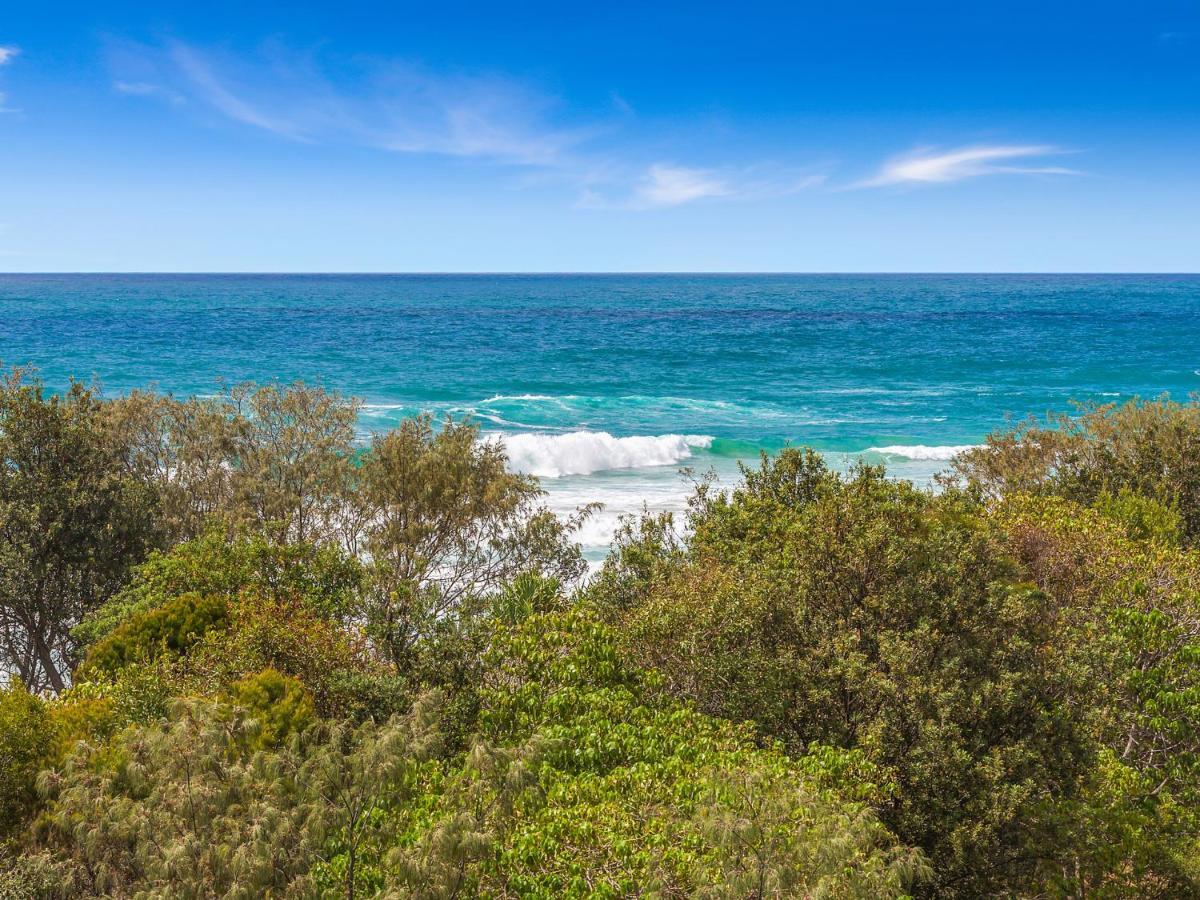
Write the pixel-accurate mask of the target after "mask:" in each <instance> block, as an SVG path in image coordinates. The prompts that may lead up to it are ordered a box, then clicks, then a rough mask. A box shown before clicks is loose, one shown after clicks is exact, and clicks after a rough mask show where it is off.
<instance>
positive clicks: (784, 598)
mask: <svg viewBox="0 0 1200 900" xmlns="http://www.w3.org/2000/svg"><path fill="white" fill-rule="evenodd" d="M693 527H694V536H693V537H692V539H691V542H690V546H689V553H688V554H687V556H686V558H684V559H681V560H679V561H678V562H677V563H676V564H675V565H674V566H673V570H672V571H671V573H670V574H669V575H660V576H659V578H658V580H657V582H656V583H654V584H652V585H651V586H650V588H649V590H648V592H647V597H646V599H645V600H644V601H643V602H642V604H641V605H640V606H637V607H634V608H632V609H630V610H629V611H628V612H626V613H625V614H624V615H623V616H621V617H620V618H619V620H618V624H619V626H620V628H621V630H622V632H623V642H624V644H625V647H626V652H627V653H628V654H629V656H630V658H632V659H634V660H636V661H637V662H638V663H639V664H640V665H643V666H647V667H650V668H653V669H655V670H657V671H659V672H661V673H662V677H663V679H664V686H665V688H666V690H668V691H669V692H670V693H671V694H673V695H674V696H677V697H680V698H683V699H688V700H691V701H693V702H695V703H697V704H698V705H699V707H700V708H701V709H702V710H704V711H705V712H708V713H710V714H712V715H719V716H723V717H726V718H730V719H734V720H741V719H751V720H753V721H754V722H755V723H756V724H757V726H758V729H759V732H760V733H761V734H762V735H763V736H764V738H767V739H778V740H782V741H783V742H784V744H785V746H786V747H787V748H788V749H789V750H790V751H791V752H792V753H794V754H800V753H803V752H804V751H805V749H806V748H808V747H809V746H810V745H812V744H832V745H834V746H839V747H845V748H855V749H858V750H861V751H862V752H864V753H865V754H866V755H867V757H868V758H869V759H870V760H872V761H873V762H874V763H875V764H876V765H877V766H878V767H879V770H880V773H881V775H882V777H883V778H884V779H885V780H886V782H888V783H889V784H890V785H891V789H890V791H889V795H888V797H887V798H886V800H884V801H883V802H882V803H881V804H880V805H879V810H880V814H881V816H882V818H883V820H884V822H886V823H887V824H888V825H889V826H891V827H892V828H893V829H894V830H895V831H896V833H897V834H898V835H899V836H900V838H901V839H902V840H904V841H905V842H907V843H910V844H914V845H916V846H919V847H921V848H923V849H924V850H925V851H926V852H927V853H928V854H929V857H930V860H931V862H932V864H933V866H934V872H935V874H934V882H935V883H934V885H933V889H934V891H935V892H936V893H943V894H944V893H954V892H959V891H966V892H968V893H975V892H986V891H991V890H996V889H998V888H999V887H1000V886H1001V885H1009V886H1013V885H1020V884H1027V883H1028V880H1029V879H1030V878H1032V877H1033V875H1034V872H1035V871H1036V868H1037V865H1038V860H1039V858H1040V857H1041V855H1042V854H1043V853H1044V852H1045V844H1046V842H1052V841H1053V829H1054V826H1055V822H1054V820H1053V816H1051V815H1050V814H1049V811H1048V810H1047V809H1046V808H1045V804H1044V800H1045V798H1046V797H1047V796H1069V795H1070V793H1071V791H1072V790H1073V787H1074V781H1075V778H1076V776H1077V773H1078V772H1079V771H1080V769H1081V767H1082V766H1083V765H1084V764H1085V757H1086V745H1085V743H1084V741H1083V738H1082V736H1081V734H1080V727H1079V724H1078V723H1077V722H1074V721H1073V720H1072V718H1071V716H1070V715H1069V710H1068V709H1067V708H1066V707H1064V706H1063V705H1062V704H1061V703H1060V702H1059V698H1060V697H1061V696H1062V694H1063V691H1064V689H1065V688H1066V687H1067V684H1066V683H1065V681H1064V679H1065V678H1066V677H1067V674H1068V673H1065V672H1060V671H1057V670H1056V669H1055V668H1054V665H1053V664H1054V657H1053V654H1050V653H1048V652H1047V648H1048V646H1049V645H1050V643H1051V641H1052V638H1053V636H1054V619H1053V616H1052V610H1050V609H1049V608H1048V604H1047V602H1046V599H1045V598H1044V597H1043V596H1042V595H1041V594H1040V593H1038V592H1037V591H1035V590H1032V589H1030V587H1029V586H1027V585H1025V584H1022V583H1021V582H1020V580H1019V578H1018V573H1017V572H1016V571H1015V566H1014V564H1013V561H1012V560H1011V559H1009V558H1008V556H1007V555H1006V553H1005V551H1004V548H1003V546H1002V545H1001V544H1000V542H998V541H997V540H996V538H995V537H994V536H993V535H992V534H991V533H990V532H989V530H988V528H987V527H986V522H985V521H984V520H983V518H982V517H981V516H980V513H979V510H978V509H976V508H975V507H974V506H973V504H972V503H971V502H970V501H969V500H968V499H967V498H966V497H963V496H962V495H959V494H957V493H954V492H947V493H943V494H942V495H940V496H934V495H930V494H927V493H923V492H920V491H917V490H915V489H913V488H912V487H911V486H910V485H907V484H906V483H894V482H890V481H888V480H886V479H885V478H884V477H883V475H882V473H881V472H880V471H878V470H875V469H870V468H862V469H859V470H857V471H856V472H855V473H853V474H852V476H851V477H850V478H849V480H846V481H842V480H841V479H838V478H837V477H836V476H833V475H832V474H830V473H829V472H828V471H827V470H826V469H825V468H824V466H823V465H822V464H821V463H820V462H819V460H818V459H816V458H815V457H813V456H811V455H806V454H802V453H800V452H799V451H790V450H787V451H784V452H783V453H782V454H781V455H780V456H779V458H778V459H777V460H775V461H767V460H764V462H763V465H762V469H761V470H760V471H759V472H758V473H753V474H752V477H748V478H747V480H746V483H745V485H744V486H742V487H741V488H739V489H738V490H736V491H735V492H734V493H733V494H732V495H728V496H727V495H717V496H711V497H706V496H703V495H702V496H701V498H700V502H699V503H698V504H697V507H696V509H695V512H694V514H693Z"/></svg>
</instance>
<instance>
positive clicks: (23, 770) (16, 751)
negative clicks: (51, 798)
mask: <svg viewBox="0 0 1200 900" xmlns="http://www.w3.org/2000/svg"><path fill="white" fill-rule="evenodd" d="M53 743H54V726H53V723H52V721H51V719H50V714H49V713H48V712H47V709H46V703H45V701H44V700H42V699H41V698H39V697H36V696H35V695H33V694H31V693H29V691H28V689H26V687H25V685H24V684H22V683H21V682H20V681H16V682H14V683H12V684H10V685H8V686H7V687H4V688H0V849H3V842H4V839H5V838H6V837H8V836H9V835H10V834H11V833H12V832H13V831H14V830H16V829H17V828H19V827H21V826H22V825H23V824H24V823H25V822H26V821H27V820H28V818H29V816H30V814H31V813H32V812H33V810H34V809H35V808H36V806H37V792H36V790H35V784H36V779H37V774H38V772H39V771H40V770H41V769H42V767H43V766H44V765H46V764H47V763H48V762H49V761H50V759H49V757H50V752H51V750H50V748H51V746H52V745H53Z"/></svg>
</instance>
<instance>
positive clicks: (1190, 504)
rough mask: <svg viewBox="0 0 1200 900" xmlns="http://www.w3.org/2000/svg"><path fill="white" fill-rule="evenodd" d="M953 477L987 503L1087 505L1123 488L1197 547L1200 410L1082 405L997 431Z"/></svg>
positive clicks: (1168, 405)
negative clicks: (1045, 497)
mask: <svg viewBox="0 0 1200 900" xmlns="http://www.w3.org/2000/svg"><path fill="white" fill-rule="evenodd" d="M955 469H956V471H957V472H958V474H959V476H960V477H962V478H964V479H965V480H966V481H968V482H969V483H971V484H972V485H974V486H976V487H978V488H979V489H981V490H982V491H984V492H985V493H986V494H988V495H989V496H991V497H993V498H999V497H1001V496H1003V495H1004V494H1012V493H1046V494H1055V495H1059V496H1063V497H1066V498H1068V499H1071V500H1075V501H1077V502H1079V503H1082V504H1084V505H1091V504H1093V503H1095V502H1096V500H1097V499H1098V498H1100V497H1101V496H1102V495H1104V494H1106V493H1107V494H1118V493H1120V492H1121V491H1122V490H1123V489H1125V490H1128V491H1130V492H1133V493H1135V494H1137V495H1139V496H1141V497H1145V498H1147V499H1150V500H1154V501H1158V502H1159V503H1161V504H1163V505H1165V506H1167V507H1168V508H1171V509H1174V510H1176V511H1177V512H1178V514H1179V516H1180V519H1181V521H1182V529H1183V536H1184V538H1185V540H1186V541H1187V542H1188V543H1189V544H1194V543H1196V541H1198V540H1200V403H1195V402H1192V403H1174V402H1171V401H1170V400H1168V399H1165V398H1164V399H1159V400H1154V401H1140V400H1133V401H1131V402H1129V403H1124V404H1121V405H1115V404H1109V405H1106V406H1085V407H1083V408H1082V409H1081V410H1080V411H1079V415H1077V416H1066V415H1060V416H1053V417H1051V419H1050V421H1049V422H1048V423H1047V425H1046V426H1045V427H1041V426H1039V425H1038V424H1037V423H1036V422H1034V421H1032V420H1031V421H1029V422H1025V423H1023V424H1021V425H1019V426H1018V427H1016V428H1014V429H1012V430H1010V431H1005V432H1000V433H997V434H995V435H993V436H992V437H991V438H989V439H988V442H987V443H986V444H985V445H984V446H982V447H979V448H977V449H974V450H971V451H969V452H967V453H965V454H964V455H963V456H962V457H960V459H959V460H958V461H957V463H956V465H955Z"/></svg>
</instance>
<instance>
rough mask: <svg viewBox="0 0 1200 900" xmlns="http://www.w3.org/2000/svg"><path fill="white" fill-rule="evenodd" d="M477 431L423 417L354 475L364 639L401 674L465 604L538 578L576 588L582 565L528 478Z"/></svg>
mask: <svg viewBox="0 0 1200 900" xmlns="http://www.w3.org/2000/svg"><path fill="white" fill-rule="evenodd" d="M478 436H479V432H478V429H477V428H475V427H474V426H472V425H470V424H468V423H456V422H453V421H450V420H447V421H446V422H445V423H444V425H443V427H442V428H441V429H440V430H436V431H435V430H434V428H433V422H432V420H431V419H430V418H429V417H428V416H423V417H420V418H417V419H408V420H406V421H404V422H403V423H402V424H401V425H400V427H399V428H397V429H396V430H395V431H391V432H388V433H387V434H385V435H382V436H379V437H376V438H375V440H374V441H373V442H372V444H371V449H370V451H369V453H368V454H367V455H366V457H365V458H364V460H363V462H362V467H361V469H360V470H359V473H358V479H359V489H358V500H357V502H358V503H360V504H361V507H362V510H363V515H362V520H363V521H364V522H365V523H366V526H365V538H364V540H363V547H364V549H365V550H366V552H367V554H368V555H369V556H370V558H371V560H372V563H373V565H372V575H373V583H372V588H371V600H370V608H369V619H370V626H371V630H372V633H373V634H374V635H375V636H376V638H377V639H378V640H379V642H380V644H381V646H382V647H383V648H385V650H386V652H387V653H388V655H389V656H390V657H391V658H392V659H393V661H395V662H396V663H397V664H399V665H402V666H406V665H407V664H408V663H407V660H408V659H409V656H410V654H411V651H412V648H413V646H414V644H415V643H416V641H417V640H418V639H419V638H420V637H421V636H423V635H426V634H428V633H429V632H430V630H431V629H432V628H433V627H434V625H435V623H436V622H438V621H439V620H440V619H442V618H444V617H445V616H447V615H449V614H452V613H453V612H455V611H456V610H458V609H459V608H461V607H462V606H463V605H464V604H465V603H468V602H470V601H472V600H477V599H479V598H482V597H485V596H487V595H490V594H493V593H495V592H496V591H498V590H499V589H500V588H501V586H503V585H504V584H505V583H506V582H508V581H510V580H511V579H513V578H514V577H516V576H517V575H520V574H522V573H525V572H537V573H539V574H542V575H546V576H548V577H553V578H557V579H559V580H560V581H561V582H563V583H564V584H569V583H571V582H573V581H575V580H576V579H577V578H578V577H579V576H580V575H582V573H583V571H584V570H585V568H586V566H585V563H584V562H583V559H582V556H581V554H580V551H579V547H578V545H576V544H572V543H571V542H570V541H569V540H568V536H569V534H570V531H571V529H572V526H573V523H568V524H567V525H564V524H562V523H560V522H559V521H558V520H556V519H555V517H554V515H553V514H552V513H550V512H549V511H548V510H546V509H544V508H543V507H541V506H540V504H539V500H540V497H541V491H540V489H539V488H538V486H537V483H536V482H535V481H534V480H533V479H530V478H527V477H524V476H521V475H514V474H512V473H510V472H508V471H507V469H506V468H505V457H504V453H503V449H502V448H501V447H500V446H499V445H497V444H494V443H486V442H480V441H479V440H478Z"/></svg>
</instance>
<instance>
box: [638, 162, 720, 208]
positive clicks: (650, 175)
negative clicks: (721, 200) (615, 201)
mask: <svg viewBox="0 0 1200 900" xmlns="http://www.w3.org/2000/svg"><path fill="white" fill-rule="evenodd" d="M733 192H734V191H733V188H731V187H730V186H729V185H728V184H727V183H726V182H725V181H723V180H722V179H721V178H718V177H717V176H716V175H714V174H713V173H712V172H711V171H709V170H707V169H689V168H686V167H684V166H675V165H669V164H667V163H656V164H654V165H652V166H651V167H650V168H649V169H647V170H646V174H645V175H644V176H642V179H641V181H640V183H639V184H638V186H637V189H636V190H635V191H634V196H633V200H634V204H635V205H639V206H642V207H647V208H653V207H662V206H680V205H681V204H684V203H691V202H692V201H693V200H703V199H704V198H706V197H728V196H729V195H730V194H732V193H733Z"/></svg>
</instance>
